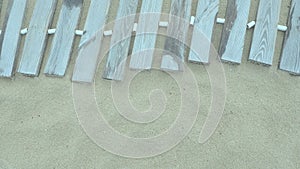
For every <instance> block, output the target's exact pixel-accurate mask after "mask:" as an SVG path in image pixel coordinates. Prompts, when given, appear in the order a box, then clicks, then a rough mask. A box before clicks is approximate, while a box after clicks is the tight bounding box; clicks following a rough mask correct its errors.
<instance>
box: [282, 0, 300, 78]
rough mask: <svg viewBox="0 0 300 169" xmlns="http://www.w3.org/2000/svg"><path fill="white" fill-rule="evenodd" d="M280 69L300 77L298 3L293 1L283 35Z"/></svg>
mask: <svg viewBox="0 0 300 169" xmlns="http://www.w3.org/2000/svg"><path fill="white" fill-rule="evenodd" d="M280 69H282V70H285V71H288V72H290V73H291V74H295V75H300V1H299V0H293V1H292V5H291V11H290V18H289V23H288V31H287V32H286V35H285V41H284V45H283V51H282V56H281V62H280Z"/></svg>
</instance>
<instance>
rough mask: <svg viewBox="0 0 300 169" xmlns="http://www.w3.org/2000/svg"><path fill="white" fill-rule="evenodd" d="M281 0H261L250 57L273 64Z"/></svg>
mask: <svg viewBox="0 0 300 169" xmlns="http://www.w3.org/2000/svg"><path fill="white" fill-rule="evenodd" d="M280 6H281V0H268V1H260V4H259V9H258V14H257V19H256V24H255V30H254V35H253V40H252V46H251V51H250V57H249V59H250V60H252V61H255V62H259V63H263V64H266V65H272V62H273V56H274V52H275V45H276V37H277V25H278V21H279V14H280Z"/></svg>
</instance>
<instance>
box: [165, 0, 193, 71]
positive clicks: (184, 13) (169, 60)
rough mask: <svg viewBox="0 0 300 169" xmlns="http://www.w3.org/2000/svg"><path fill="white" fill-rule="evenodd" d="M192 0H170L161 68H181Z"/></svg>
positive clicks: (173, 69)
mask: <svg viewBox="0 0 300 169" xmlns="http://www.w3.org/2000/svg"><path fill="white" fill-rule="evenodd" d="M191 7H192V0H172V4H171V10H170V17H169V26H168V30H167V37H166V43H165V46H164V50H165V51H164V53H163V57H162V64H161V69H165V70H171V71H177V70H180V71H182V70H183V63H184V53H185V43H186V38H187V33H188V28H189V21H190V17H191Z"/></svg>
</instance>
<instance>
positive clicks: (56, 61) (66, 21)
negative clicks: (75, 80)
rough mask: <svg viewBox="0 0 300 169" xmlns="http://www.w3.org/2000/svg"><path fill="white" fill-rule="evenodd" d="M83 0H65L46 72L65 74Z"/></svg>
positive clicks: (48, 73)
mask: <svg viewBox="0 0 300 169" xmlns="http://www.w3.org/2000/svg"><path fill="white" fill-rule="evenodd" d="M81 7H82V0H64V2H63V6H62V9H61V13H60V15H59V19H58V22H57V28H56V32H55V35H54V39H53V42H52V46H51V50H50V55H49V59H48V62H47V64H46V67H45V70H44V73H45V74H47V75H52V76H64V75H65V72H66V69H67V66H68V63H69V60H70V56H71V52H72V47H73V41H74V38H75V29H76V27H77V24H78V21H79V17H80V11H81Z"/></svg>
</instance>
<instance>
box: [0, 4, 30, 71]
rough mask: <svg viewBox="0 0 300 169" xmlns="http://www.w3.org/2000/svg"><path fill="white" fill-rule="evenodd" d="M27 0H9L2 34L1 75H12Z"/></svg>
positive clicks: (0, 39) (0, 38)
mask: <svg viewBox="0 0 300 169" xmlns="http://www.w3.org/2000/svg"><path fill="white" fill-rule="evenodd" d="M26 5H27V0H13V1H9V5H8V8H7V13H6V18H5V21H4V24H3V25H4V26H3V29H2V34H1V36H0V50H1V51H0V76H2V77H12V74H13V69H14V66H15V58H16V55H17V52H18V49H19V42H20V29H21V26H22V22H23V18H24V15H25V11H26Z"/></svg>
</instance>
